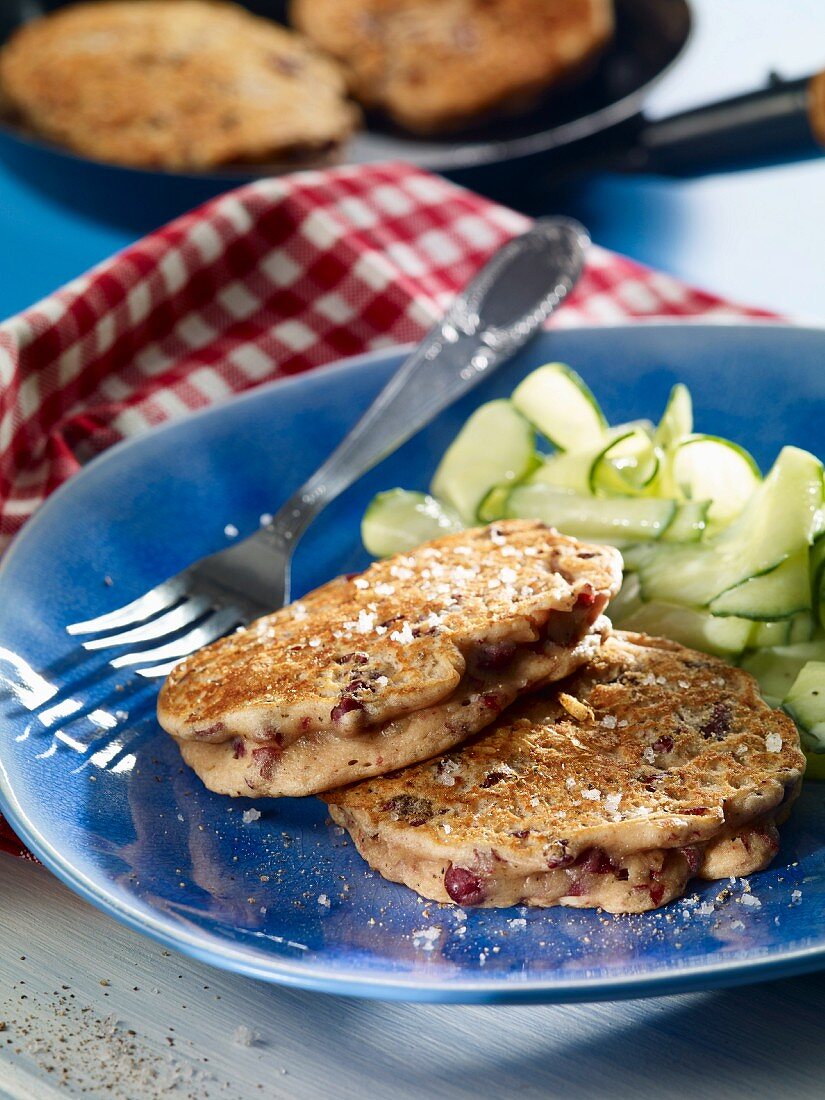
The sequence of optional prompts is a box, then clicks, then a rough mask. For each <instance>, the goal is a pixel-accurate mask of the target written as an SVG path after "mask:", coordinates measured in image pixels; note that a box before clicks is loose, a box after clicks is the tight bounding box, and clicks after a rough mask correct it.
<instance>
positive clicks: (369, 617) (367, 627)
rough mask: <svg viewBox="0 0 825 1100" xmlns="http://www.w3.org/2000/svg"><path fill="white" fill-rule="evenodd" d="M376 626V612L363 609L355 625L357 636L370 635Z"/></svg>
mask: <svg viewBox="0 0 825 1100" xmlns="http://www.w3.org/2000/svg"><path fill="white" fill-rule="evenodd" d="M374 626H375V614H374V612H370V611H365V610H364V609H363V607H362V608H361V610H360V611H359V612H358V622H357V623H356V624H355V631H356V633H357V634H369V633H370V631H371V630H372V628H373V627H374Z"/></svg>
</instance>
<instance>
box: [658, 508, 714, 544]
mask: <svg viewBox="0 0 825 1100" xmlns="http://www.w3.org/2000/svg"><path fill="white" fill-rule="evenodd" d="M709 509H710V501H709V500H685V501H683V502H682V503H681V504H680V505H679V507H678V508H677V509H676V514H675V515H674V517H673V521H672V522H671V524H670V526H669V527H667V529H666V530H665V532H664V534H663V535H662V540H663V541H664V542H699V541H700V539H701V538H702V536H703V535H704V533H705V530H706V528H707V522H708V511H709Z"/></svg>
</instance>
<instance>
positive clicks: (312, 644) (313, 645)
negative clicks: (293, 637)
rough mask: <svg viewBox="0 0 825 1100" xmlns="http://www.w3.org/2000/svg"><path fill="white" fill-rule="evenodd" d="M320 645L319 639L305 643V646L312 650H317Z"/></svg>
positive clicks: (311, 639)
mask: <svg viewBox="0 0 825 1100" xmlns="http://www.w3.org/2000/svg"><path fill="white" fill-rule="evenodd" d="M320 644H321V639H320V638H310V639H309V641H308V642H307V645H309V646H311V647H312V648H313V649H317V648H318V646H319V645H320Z"/></svg>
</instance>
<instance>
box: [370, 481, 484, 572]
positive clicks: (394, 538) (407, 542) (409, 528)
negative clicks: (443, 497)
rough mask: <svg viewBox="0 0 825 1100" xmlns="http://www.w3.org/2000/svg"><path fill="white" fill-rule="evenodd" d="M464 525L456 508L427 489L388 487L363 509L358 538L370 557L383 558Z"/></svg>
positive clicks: (456, 529)
mask: <svg viewBox="0 0 825 1100" xmlns="http://www.w3.org/2000/svg"><path fill="white" fill-rule="evenodd" d="M463 526H464V524H463V523H462V522H461V519H460V518H459V515H458V513H457V512H455V511H454V510H453V509H452V508H450V507H449V506H448V505H446V504H442V503H441V501H438V500H434V499H433V497H430V496H427V495H426V493H413V492H409V491H408V490H407V489H390V490H389V492H386V493H379V494H378V495H377V496H376V497H373V499H372V501H371V503H370V505H369V507H368V508H367V510H366V512H365V513H364V518H363V519H362V520H361V541H362V542H363V543H364V546H365V547H366V549H367V550H368V552H369V553H370V554H372V555H373V557H376V558H386V557H389V556H390V555H391V554H403V553H405V552H406V551H407V550H412V549H413V548H414V547H416V546H420V545H421V543H422V542H429V540H430V539H436V538H440V537H441V536H442V535H449V534H452V533H453V532H454V531H461V530H462V528H463Z"/></svg>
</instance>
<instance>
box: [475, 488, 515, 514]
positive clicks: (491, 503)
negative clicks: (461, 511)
mask: <svg viewBox="0 0 825 1100" xmlns="http://www.w3.org/2000/svg"><path fill="white" fill-rule="evenodd" d="M512 491H513V487H512V486H511V485H496V486H495V488H494V489H491V490H490V492H489V493H488V494H487V496H486V497H485V498H484V500H482V502H481V504H480V505H479V509H478V518H479V520H480V522H481V523H492V522H493V520H494V519H501V518H502V517H503V516H504V513H505V511H506V508H507V498H508V497H509V496H510V493H511V492H512Z"/></svg>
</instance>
